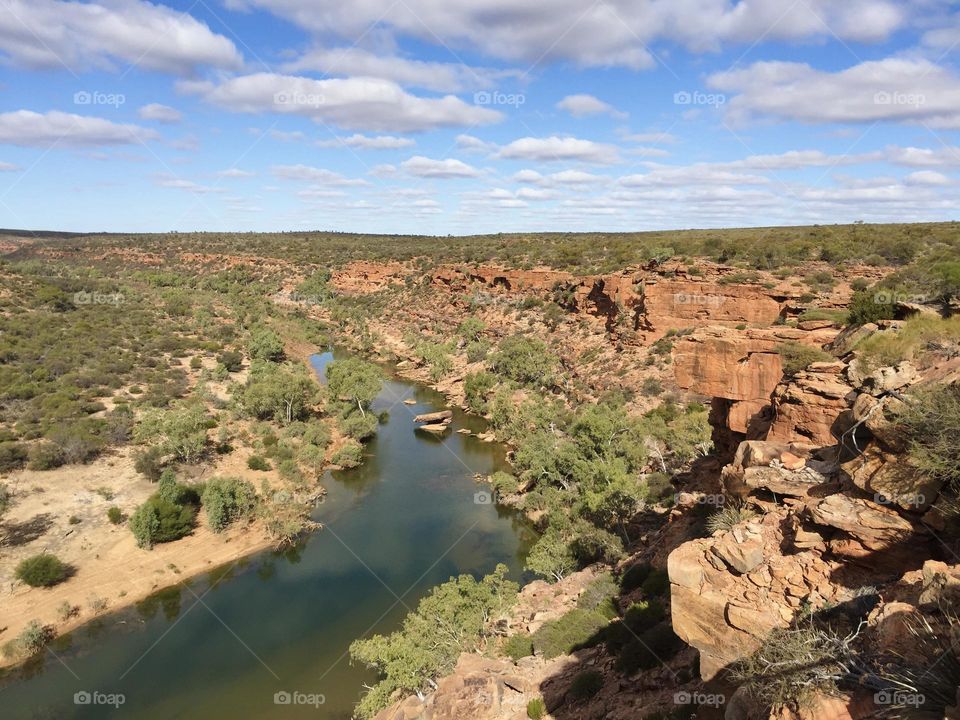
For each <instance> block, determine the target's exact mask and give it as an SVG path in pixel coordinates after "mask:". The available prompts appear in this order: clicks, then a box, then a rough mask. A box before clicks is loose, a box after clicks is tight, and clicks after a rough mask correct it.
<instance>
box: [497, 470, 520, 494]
mask: <svg viewBox="0 0 960 720" xmlns="http://www.w3.org/2000/svg"><path fill="white" fill-rule="evenodd" d="M490 485H491V487H492V488H493V491H494V493H496V495H497V496H502V495H513V494H514V493H516V492H517V487H518V486H517V479H516V478H515V477H514V476H513V475H510V474H509V473H505V472H503V471H502V470H497V472H495V473H494V474H493V475H491V476H490Z"/></svg>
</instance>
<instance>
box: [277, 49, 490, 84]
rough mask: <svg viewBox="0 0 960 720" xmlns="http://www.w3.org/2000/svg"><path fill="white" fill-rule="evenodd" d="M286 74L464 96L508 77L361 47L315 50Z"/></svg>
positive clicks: (292, 66)
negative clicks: (392, 84)
mask: <svg viewBox="0 0 960 720" xmlns="http://www.w3.org/2000/svg"><path fill="white" fill-rule="evenodd" d="M283 70H284V72H289V73H298V72H304V71H307V72H319V73H322V74H324V75H326V76H339V77H374V78H380V79H381V80H391V81H393V82H395V83H398V84H400V85H403V86H404V87H417V88H423V89H425V90H433V91H435V92H454V93H455V92H461V91H463V90H467V89H471V90H472V89H475V88H484V87H491V86H492V84H493V82H494V80H495V79H496V78H498V77H502V76H504V75H505V74H507V73H504V72H502V71H494V70H490V69H487V68H474V67H468V66H467V65H463V64H461V63H441V62H428V61H425V60H411V59H409V58H404V57H399V56H397V55H376V54H374V53H372V52H369V51H367V50H364V49H362V48H358V47H351V48H316V49H313V50H311V51H309V52H308V53H306V54H305V55H303V56H302V57H300V58H298V59H297V60H294V61H293V62H290V63H287V64H286V65H284V66H283Z"/></svg>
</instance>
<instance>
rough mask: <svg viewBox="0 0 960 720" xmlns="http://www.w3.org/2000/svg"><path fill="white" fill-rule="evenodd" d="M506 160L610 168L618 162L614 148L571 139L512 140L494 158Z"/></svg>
mask: <svg viewBox="0 0 960 720" xmlns="http://www.w3.org/2000/svg"><path fill="white" fill-rule="evenodd" d="M497 156H498V157H500V158H503V159H509V160H535V161H539V162H551V161H570V160H575V161H579V162H585V163H592V164H596V165H610V164H612V163H615V162H617V161H618V160H619V156H618V155H617V148H616V147H614V146H613V145H605V144H603V143H597V142H593V141H592V140H581V139H579V138H573V137H565V138H561V137H557V136H555V135H554V136H551V137H546V138H534V137H525V138H520V139H519V140H514V141H513V142H512V143H510V144H509V145H505V146H504V147H502V148H501V149H500V152H499V153H498V155H497Z"/></svg>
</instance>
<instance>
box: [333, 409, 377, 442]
mask: <svg viewBox="0 0 960 720" xmlns="http://www.w3.org/2000/svg"><path fill="white" fill-rule="evenodd" d="M377 425H379V421H378V419H377V416H376V415H374V414H373V413H367V414H365V415H364V414H362V413H360V412H351V413H350V414H349V415H347V416H346V417H345V418H341V419H340V431H341V432H342V433H343V434H344V435H346V436H347V437H351V438H353V439H354V440H360V441H361V442H362V441H363V440H366V439H368V438H371V437H373V436H374V435H376V434H377Z"/></svg>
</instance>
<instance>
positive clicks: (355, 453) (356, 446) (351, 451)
mask: <svg viewBox="0 0 960 720" xmlns="http://www.w3.org/2000/svg"><path fill="white" fill-rule="evenodd" d="M330 461H331V462H332V463H333V464H334V465H339V466H340V467H342V468H355V467H357V466H358V465H360V463H362V462H363V446H362V445H361V444H360V443H358V442H357V441H356V440H351V441H348V442H345V443H344V444H343V446H342V447H341V448H340V449H339V450H337V451H336V452H335V453H334V454H333V457H332V458H331V459H330Z"/></svg>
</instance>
